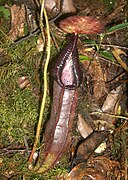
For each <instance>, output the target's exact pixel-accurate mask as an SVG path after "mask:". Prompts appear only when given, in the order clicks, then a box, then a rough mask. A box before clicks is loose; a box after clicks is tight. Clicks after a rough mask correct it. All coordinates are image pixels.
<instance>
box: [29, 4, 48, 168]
mask: <svg viewBox="0 0 128 180" xmlns="http://www.w3.org/2000/svg"><path fill="white" fill-rule="evenodd" d="M41 9H43V10H41V12H43V13H44V17H45V21H46V29H47V38H48V39H47V47H46V52H47V57H46V62H45V66H44V94H43V99H42V103H41V109H40V115H39V121H38V125H37V130H36V137H35V142H34V145H33V149H32V152H31V155H30V157H29V162H30V163H31V162H32V159H33V154H34V152H35V151H36V147H37V144H38V142H39V137H40V130H41V124H42V119H43V118H42V117H43V114H44V108H45V102H46V96H47V86H48V85H47V68H48V64H49V59H50V29H49V23H48V17H47V13H46V10H45V9H44V6H43V5H42V6H41ZM41 28H42V25H41ZM41 31H43V30H42V29H41ZM31 167H32V166H31V165H30V166H29V168H31Z"/></svg>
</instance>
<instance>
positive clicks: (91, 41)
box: [82, 39, 96, 45]
mask: <svg viewBox="0 0 128 180" xmlns="http://www.w3.org/2000/svg"><path fill="white" fill-rule="evenodd" d="M82 41H83V42H85V43H86V44H91V45H92V44H93V45H95V44H96V41H93V40H91V39H84V40H82Z"/></svg>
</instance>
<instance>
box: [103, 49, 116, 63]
mask: <svg viewBox="0 0 128 180" xmlns="http://www.w3.org/2000/svg"><path fill="white" fill-rule="evenodd" d="M100 55H101V56H103V57H105V58H106V59H109V60H111V61H112V62H114V61H115V59H114V56H113V55H112V54H111V53H109V52H108V51H100Z"/></svg>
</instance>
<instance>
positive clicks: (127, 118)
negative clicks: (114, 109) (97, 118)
mask: <svg viewBox="0 0 128 180" xmlns="http://www.w3.org/2000/svg"><path fill="white" fill-rule="evenodd" d="M90 114H99V115H105V116H110V117H113V118H121V119H126V120H128V117H125V116H119V115H115V114H109V113H105V112H98V111H96V112H92V113H90Z"/></svg>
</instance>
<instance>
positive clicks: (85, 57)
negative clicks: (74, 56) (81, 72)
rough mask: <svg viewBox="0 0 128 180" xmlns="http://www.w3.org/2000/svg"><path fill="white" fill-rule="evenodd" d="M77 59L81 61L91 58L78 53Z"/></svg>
mask: <svg viewBox="0 0 128 180" xmlns="http://www.w3.org/2000/svg"><path fill="white" fill-rule="evenodd" d="M79 60H80V61H81V62H82V61H91V60H92V58H90V57H88V56H84V55H79Z"/></svg>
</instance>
